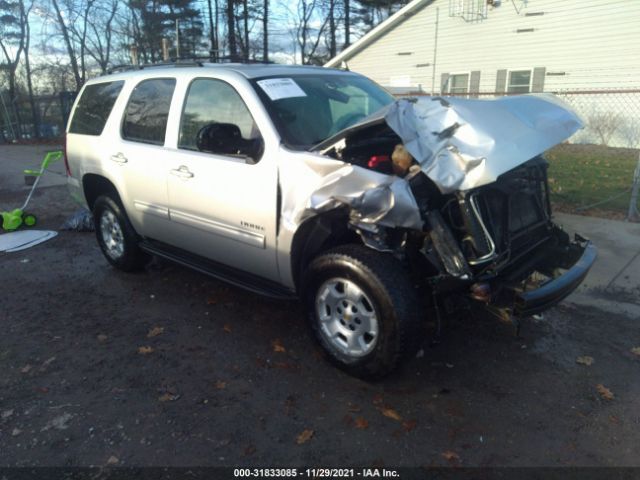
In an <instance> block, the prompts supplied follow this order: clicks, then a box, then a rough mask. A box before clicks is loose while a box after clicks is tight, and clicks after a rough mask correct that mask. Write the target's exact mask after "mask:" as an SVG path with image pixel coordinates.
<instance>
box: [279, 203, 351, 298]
mask: <svg viewBox="0 0 640 480" xmlns="http://www.w3.org/2000/svg"><path fill="white" fill-rule="evenodd" d="M348 223H349V215H348V212H347V211H346V210H343V209H338V210H332V211H329V212H326V213H322V214H320V215H316V216H315V217H312V218H310V219H309V220H307V221H305V222H304V223H303V224H302V225H300V227H298V230H297V231H296V233H295V236H294V237H293V242H292V244H291V268H292V271H293V281H294V284H295V286H296V289H297V288H298V287H299V286H300V280H301V278H302V273H303V272H304V269H305V267H306V266H307V265H308V264H309V262H310V261H311V260H312V259H313V258H314V257H316V256H317V255H318V254H319V253H321V252H323V251H326V250H329V249H331V248H334V247H337V246H339V245H346V244H349V243H359V244H361V243H362V240H361V239H360V237H359V236H358V234H356V233H355V232H354V231H353V230H350V229H349V228H348Z"/></svg>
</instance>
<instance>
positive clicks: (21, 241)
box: [0, 230, 58, 253]
mask: <svg viewBox="0 0 640 480" xmlns="http://www.w3.org/2000/svg"><path fill="white" fill-rule="evenodd" d="M56 235H58V232H54V231H52V230H18V231H17V232H9V233H3V234H2V235H0V252H9V253H11V252H18V251H20V250H25V249H27V248H30V247H33V246H34V245H38V244H40V243H42V242H46V241H47V240H49V239H50V238H53V237H55V236H56Z"/></svg>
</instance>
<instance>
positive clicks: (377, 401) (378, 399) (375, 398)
mask: <svg viewBox="0 0 640 480" xmlns="http://www.w3.org/2000/svg"><path fill="white" fill-rule="evenodd" d="M381 403H382V395H380V394H379V393H376V394H375V395H374V396H373V404H374V405H380V404H381Z"/></svg>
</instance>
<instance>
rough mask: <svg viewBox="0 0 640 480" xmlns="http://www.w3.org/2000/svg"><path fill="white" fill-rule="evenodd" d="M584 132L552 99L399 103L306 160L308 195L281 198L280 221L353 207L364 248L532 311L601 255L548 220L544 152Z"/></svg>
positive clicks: (439, 280)
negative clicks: (302, 199)
mask: <svg viewBox="0 0 640 480" xmlns="http://www.w3.org/2000/svg"><path fill="white" fill-rule="evenodd" d="M581 126H582V123H581V121H580V120H579V118H578V117H577V116H576V115H575V113H573V112H572V111H571V110H570V109H569V108H568V107H566V106H565V105H562V104H561V103H560V102H559V101H558V100H556V99H554V98H550V97H548V96H529V95H526V96H520V97H511V98H505V99H500V100H494V101H481V100H464V99H443V98H429V97H427V98H421V99H419V100H400V101H397V102H396V103H394V104H392V105H390V106H389V107H388V108H387V109H386V110H384V111H382V112H379V113H378V114H374V116H372V118H369V119H365V120H363V121H362V122H360V123H359V124H357V125H354V126H353V127H350V128H348V129H346V130H344V131H342V132H340V133H339V134H337V135H336V136H335V137H332V138H331V139H328V140H326V141H324V142H322V144H321V145H318V146H316V147H315V148H314V150H315V151H317V152H319V153H321V154H322V156H323V157H325V158H326V157H329V159H327V160H322V159H321V158H318V157H317V156H315V155H314V156H309V160H308V162H307V164H306V166H307V167H309V169H310V170H312V171H313V172H314V173H315V174H317V175H316V176H315V178H314V179H313V180H312V181H311V179H310V182H309V186H310V187H311V188H310V190H309V191H310V193H309V194H308V196H307V200H306V202H302V205H303V208H300V207H298V208H297V209H296V208H294V209H287V206H288V205H293V203H288V202H287V199H286V198H285V202H284V205H283V217H284V220H285V221H287V220H288V221H289V222H292V225H297V224H299V223H300V222H301V221H304V219H305V218H308V217H309V216H312V215H316V214H318V213H321V212H326V211H330V210H333V209H337V208H340V207H347V209H348V212H349V222H348V224H349V228H350V229H352V230H353V231H355V232H357V234H358V235H359V236H360V237H361V239H362V241H363V242H364V243H365V244H366V245H367V246H369V247H371V248H374V249H376V250H380V251H387V252H391V253H393V254H394V255H396V256H400V257H402V258H404V259H405V260H407V263H408V265H409V267H410V268H411V270H413V272H414V274H415V275H414V276H415V277H417V278H420V279H422V280H424V281H425V282H427V283H428V284H429V286H430V288H431V290H432V291H435V292H438V293H448V292H452V291H466V292H467V293H468V295H469V296H470V297H471V298H473V299H474V300H477V301H480V302H483V303H485V304H487V305H491V306H492V307H494V308H500V309H503V310H504V311H506V312H507V313H508V314H509V315H510V314H521V315H524V314H531V313H535V312H537V311H541V310H543V309H545V308H546V307H548V306H549V305H551V304H553V303H556V302H557V301H559V300H560V299H561V298H564V296H566V295H568V294H569V293H570V292H571V291H573V290H574V289H575V288H576V287H577V286H578V285H579V283H580V282H581V281H582V279H583V278H584V276H586V274H587V272H588V270H589V267H590V266H591V264H592V263H593V261H594V259H595V254H596V253H595V248H594V247H593V246H592V245H590V244H589V243H588V242H587V241H586V240H584V239H582V238H577V239H576V240H575V241H571V240H570V239H569V237H568V235H567V234H566V233H565V232H563V231H562V230H561V229H560V228H559V227H558V226H556V225H555V224H554V223H553V222H552V218H551V207H550V201H549V191H548V183H547V162H546V160H545V159H544V158H543V157H542V156H541V154H542V153H543V152H544V151H545V150H546V149H548V148H550V147H552V146H554V145H555V144H557V143H559V142H561V141H563V140H565V139H566V138H567V137H568V136H570V135H571V134H572V133H574V132H575V131H576V130H577V129H579V128H580V127H581ZM330 159H334V160H338V162H335V161H334V162H332V163H333V165H332V163H328V162H331V160H330ZM293 168H294V167H293V166H292V169H293ZM299 168H300V167H298V169H299ZM306 173H307V174H309V173H310V172H309V171H307V172H306ZM303 176H304V174H303V172H300V171H299V172H298V174H297V175H296V177H297V178H298V181H299V180H300V178H302V177H303ZM284 180H285V181H286V177H285V178H284ZM312 184H315V185H314V186H311V185H312ZM297 187H298V189H300V188H302V186H301V185H300V183H298V185H297ZM292 193H294V192H292ZM295 194H297V193H295ZM298 205H300V203H298ZM578 264H580V265H578ZM577 265H578V267H579V268H578V267H576V266H577ZM545 286H546V288H547V290H549V291H548V292H547V294H545V295H541V294H540V291H541V290H542V293H545V290H544V288H545ZM552 287H553V288H552ZM531 292H538V293H531ZM536 295H538V296H540V298H538V297H537V296H536Z"/></svg>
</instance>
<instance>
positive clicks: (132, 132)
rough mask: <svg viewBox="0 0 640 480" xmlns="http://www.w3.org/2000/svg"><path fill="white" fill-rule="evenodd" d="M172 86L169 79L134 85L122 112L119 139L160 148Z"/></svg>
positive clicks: (158, 79) (171, 79) (174, 82)
mask: <svg viewBox="0 0 640 480" xmlns="http://www.w3.org/2000/svg"><path fill="white" fill-rule="evenodd" d="M175 86H176V81H175V79H173V78H154V79H151V80H144V81H142V82H140V83H139V84H138V85H136V88H134V89H133V92H131V96H130V97H129V103H128V104H127V108H126V110H125V112H124V119H123V121H122V138H124V139H126V140H132V141H134V142H141V143H151V144H154V145H163V144H164V136H165V132H166V130H167V118H168V117H169V107H170V106H171V98H172V97H173V90H174V89H175Z"/></svg>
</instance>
